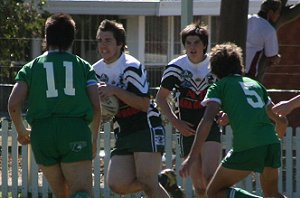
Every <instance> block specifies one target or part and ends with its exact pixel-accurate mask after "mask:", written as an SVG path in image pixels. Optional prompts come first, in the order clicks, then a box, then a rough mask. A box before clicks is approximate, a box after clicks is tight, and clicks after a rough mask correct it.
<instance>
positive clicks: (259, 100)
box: [202, 75, 279, 152]
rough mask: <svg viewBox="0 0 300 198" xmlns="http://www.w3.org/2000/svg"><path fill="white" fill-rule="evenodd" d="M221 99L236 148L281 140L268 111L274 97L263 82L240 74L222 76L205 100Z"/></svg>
mask: <svg viewBox="0 0 300 198" xmlns="http://www.w3.org/2000/svg"><path fill="white" fill-rule="evenodd" d="M208 101H215V102H218V103H219V104H220V106H221V109H222V110H223V111H224V112H226V113H227V115H228V117H229V121H230V125H231V127H232V131H233V150H234V151H237V152H238V151H242V150H247V149H250V148H254V147H257V146H262V145H267V144H272V143H277V142H279V139H278V137H277V134H276V132H275V127H274V125H273V123H272V122H271V120H270V118H269V117H268V114H267V112H266V107H267V105H268V104H270V102H271V99H270V97H269V96H268V93H267V91H266V89H265V87H264V86H263V85H261V84H260V83H259V82H257V81H254V80H252V79H250V78H247V77H242V76H241V75H231V76H227V77H225V78H222V79H221V80H220V81H218V82H216V83H214V84H213V85H211V86H210V88H209V89H208V92H207V94H206V96H205V98H204V100H203V102H202V103H203V104H204V105H205V104H206V103H207V102H208Z"/></svg>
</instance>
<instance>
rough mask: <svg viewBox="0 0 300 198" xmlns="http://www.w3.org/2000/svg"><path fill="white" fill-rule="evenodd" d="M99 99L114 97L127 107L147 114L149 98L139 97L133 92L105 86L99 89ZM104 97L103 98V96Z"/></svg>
mask: <svg viewBox="0 0 300 198" xmlns="http://www.w3.org/2000/svg"><path fill="white" fill-rule="evenodd" d="M99 90H100V97H104V98H105V96H111V95H115V96H116V97H118V98H119V99H120V100H122V101H123V102H124V103H126V104H127V105H129V106H131V107H134V108H135V109H138V110H141V111H144V112H147V111H148V109H149V105H150V99H149V97H143V96H139V95H137V94H135V93H133V92H130V91H127V90H124V89H122V88H119V87H116V86H111V85H107V86H106V87H102V88H101V87H100V88H99ZM103 95H105V96H103Z"/></svg>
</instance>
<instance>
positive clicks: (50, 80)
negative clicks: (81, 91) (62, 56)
mask: <svg viewBox="0 0 300 198" xmlns="http://www.w3.org/2000/svg"><path fill="white" fill-rule="evenodd" d="M63 65H64V67H65V70H66V71H65V73H66V76H65V77H66V78H65V88H64V93H65V94H66V95H69V96H74V95H75V88H74V86H73V64H72V62H69V61H64V62H63ZM44 68H45V69H46V78H47V87H48V89H47V91H46V95H47V98H54V97H57V96H58V91H57V89H56V88H55V80H54V79H55V78H54V70H53V63H52V62H45V63H44Z"/></svg>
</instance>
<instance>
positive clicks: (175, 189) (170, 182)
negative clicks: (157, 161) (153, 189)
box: [158, 169, 185, 198]
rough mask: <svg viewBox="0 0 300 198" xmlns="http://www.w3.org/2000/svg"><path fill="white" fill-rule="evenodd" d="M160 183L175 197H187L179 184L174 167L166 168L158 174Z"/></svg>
mask: <svg viewBox="0 0 300 198" xmlns="http://www.w3.org/2000/svg"><path fill="white" fill-rule="evenodd" d="M158 181H159V183H160V184H161V185H162V186H163V187H164V188H165V189H166V191H167V192H168V193H169V194H170V195H171V196H172V197H173V198H185V194H184V191H183V190H182V189H181V187H180V186H178V185H177V180H176V174H175V171H174V170H172V169H165V170H163V171H161V172H160V173H159V175H158Z"/></svg>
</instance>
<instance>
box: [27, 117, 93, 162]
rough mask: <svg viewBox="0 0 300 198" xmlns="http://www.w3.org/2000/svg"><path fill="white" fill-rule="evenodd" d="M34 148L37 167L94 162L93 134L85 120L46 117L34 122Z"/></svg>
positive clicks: (32, 131)
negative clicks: (85, 161)
mask: <svg viewBox="0 0 300 198" xmlns="http://www.w3.org/2000/svg"><path fill="white" fill-rule="evenodd" d="M31 127H32V130H31V135H30V138H31V145H32V151H33V154H34V157H35V160H36V162H37V164H42V165H45V166H50V165H54V164H59V163H61V162H64V163H68V162H77V161H82V160H92V142H91V131H90V129H89V127H88V123H87V122H86V121H85V120H83V119H82V118H57V117H56V118H53V117H51V118H46V119H40V120H35V121H34V122H33V123H32V126H31Z"/></svg>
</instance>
